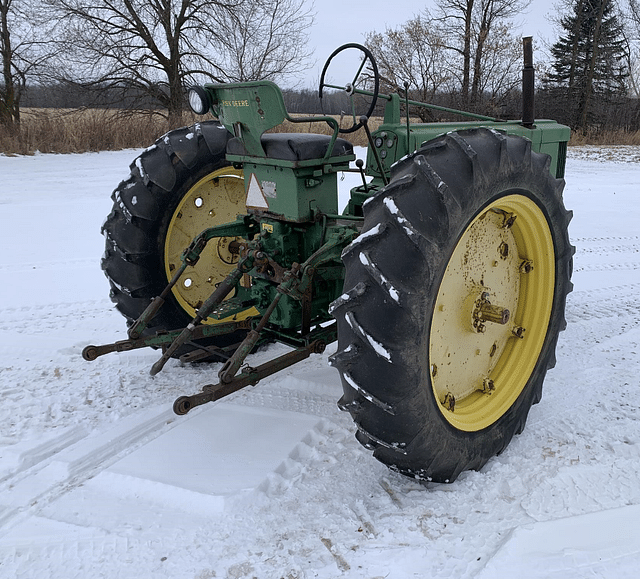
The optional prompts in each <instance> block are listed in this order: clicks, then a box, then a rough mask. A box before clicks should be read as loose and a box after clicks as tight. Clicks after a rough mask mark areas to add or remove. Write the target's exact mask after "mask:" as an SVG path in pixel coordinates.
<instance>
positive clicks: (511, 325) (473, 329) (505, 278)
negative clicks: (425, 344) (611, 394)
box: [429, 195, 554, 431]
mask: <svg viewBox="0 0 640 579" xmlns="http://www.w3.org/2000/svg"><path fill="white" fill-rule="evenodd" d="M534 264H535V267H534ZM553 279H554V255H553V244H552V241H551V236H550V232H549V229H548V225H547V222H546V219H545V217H544V215H543V214H542V212H541V211H540V209H539V208H538V207H537V205H535V203H533V202H532V201H531V200H530V199H529V198H527V197H524V196H522V195H508V196H506V197H503V198H502V199H500V200H498V201H496V202H494V203H492V204H491V205H489V206H488V207H487V208H485V209H484V210H483V211H482V212H480V213H479V214H478V216H476V218H474V219H473V220H472V222H471V224H470V225H469V226H468V227H467V229H466V231H465V232H464V233H463V235H462V237H461V238H460V240H459V241H458V244H457V245H456V248H455V250H454V252H453V254H452V256H451V259H450V260H449V263H448V265H447V268H446V271H445V274H444V276H443V278H442V281H441V284H440V288H439V291H438V297H437V300H436V303H435V308H434V312H433V316H432V320H431V333H430V343H429V363H430V366H429V367H430V370H431V383H432V386H433V389H434V392H435V394H436V397H437V399H438V400H439V401H440V409H441V411H442V413H443V414H444V416H445V417H446V418H447V420H448V421H449V422H451V423H452V424H453V425H454V426H456V427H457V428H460V429H461V430H467V431H475V430H479V429H481V428H485V427H486V426H488V425H490V424H491V423H493V422H494V421H495V420H497V419H498V418H499V417H500V416H501V415H502V414H503V413H504V412H505V411H506V410H507V409H508V408H509V406H510V405H511V404H512V403H513V401H514V400H515V398H517V396H518V395H519V394H520V392H521V391H522V389H523V388H524V386H525V384H526V382H527V379H528V377H529V375H530V373H531V371H532V370H533V367H534V365H535V362H536V360H537V358H538V356H539V353H540V349H541V348H542V341H543V339H544V335H545V334H546V328H547V324H548V320H549V316H550V312H551V306H552V301H553ZM525 328H526V329H527V333H526V334H525ZM534 328H535V330H534ZM525 336H526V338H525ZM507 370H508V371H507Z"/></svg>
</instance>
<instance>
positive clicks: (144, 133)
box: [0, 109, 640, 155]
mask: <svg viewBox="0 0 640 579" xmlns="http://www.w3.org/2000/svg"><path fill="white" fill-rule="evenodd" d="M203 118H205V119H211V118H212V117H210V116H207V117H197V116H195V115H193V114H192V113H190V112H187V113H185V114H184V115H183V118H182V123H180V124H179V125H177V126H184V125H189V124H192V123H194V122H197V121H201V120H202V119H203ZM335 118H336V119H337V120H339V121H340V123H341V126H345V127H347V126H349V125H350V124H351V123H350V118H340V117H335ZM380 122H381V119H380V118H372V119H371V122H370V125H371V129H372V130H375V129H376V128H377V127H378V126H379V124H380ZM172 128H175V127H171V126H169V124H168V122H167V120H166V119H165V118H163V117H162V116H161V115H159V114H154V113H152V112H150V111H137V112H135V111H134V112H126V113H124V112H122V111H114V110H112V109H23V110H22V122H21V130H20V132H19V134H17V135H11V134H9V132H8V131H7V130H6V129H4V128H3V127H2V126H0V153H2V154H5V155H12V154H18V155H30V154H33V153H35V152H36V151H40V152H42V153H84V152H87V151H109V150H120V149H128V148H138V147H146V146H148V145H150V144H152V143H153V142H154V141H155V140H156V139H157V138H158V137H160V136H161V135H163V134H164V133H165V132H167V131H168V130H170V129H172ZM276 130H278V131H279V132H316V133H330V128H329V126H328V125H327V124H326V123H324V122H318V123H290V122H285V123H284V124H283V125H281V126H280V127H278V128H277V129H276ZM342 136H343V137H344V138H346V139H348V140H349V141H351V142H352V143H353V144H354V145H359V146H366V144H367V143H366V137H365V134H364V132H363V131H357V132H355V133H349V134H346V135H342ZM570 144H571V145H586V144H593V145H640V133H638V132H635V133H625V132H622V131H609V132H600V133H597V134H595V133H594V134H588V135H572V138H571V143H570Z"/></svg>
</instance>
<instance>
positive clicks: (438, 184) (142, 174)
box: [83, 39, 573, 482]
mask: <svg viewBox="0 0 640 579" xmlns="http://www.w3.org/2000/svg"><path fill="white" fill-rule="evenodd" d="M354 50H355V51H359V52H360V53H361V58H360V59H359V62H360V64H359V67H358V70H357V71H356V74H355V75H354V77H353V80H352V82H350V83H349V84H347V85H345V86H342V85H340V86H339V85H333V84H330V83H329V82H328V81H326V80H325V79H327V78H328V74H327V70H328V69H329V66H330V65H331V63H332V61H333V59H334V58H335V57H337V56H338V55H341V54H342V53H343V52H344V51H354ZM532 77H533V65H532V57H531V42H530V39H525V68H524V74H523V78H524V80H525V83H524V87H525V90H523V93H524V95H525V97H524V103H525V104H524V108H523V119H522V120H521V121H501V120H497V119H492V118H489V117H482V116H478V115H470V114H469V113H463V112H460V111H455V112H456V113H458V114H462V115H466V116H467V117H472V120H469V121H466V122H456V123H446V124H444V123H424V124H422V123H421V124H415V123H410V119H409V112H408V111H409V107H410V106H413V107H430V108H435V109H440V107H435V106H434V105H429V104H424V103H419V102H414V101H410V100H408V98H407V96H406V94H405V95H404V97H403V98H401V97H400V96H399V95H398V94H388V95H385V94H381V93H379V75H378V71H377V67H376V64H375V61H374V58H373V56H372V54H371V53H370V52H369V51H368V50H367V49H366V48H365V47H363V46H360V45H357V44H348V45H344V46H342V47H340V48H339V49H338V50H336V51H335V52H334V53H333V54H332V55H331V56H330V58H329V60H328V61H327V63H326V64H325V67H324V70H323V73H322V77H321V81H320V97H321V98H322V96H323V91H325V94H326V91H327V89H340V90H343V91H345V92H346V94H347V95H348V96H349V98H350V99H351V100H352V103H353V114H352V115H351V120H350V123H351V125H350V126H349V127H347V128H342V127H340V126H339V123H338V122H337V121H336V119H335V118H334V117H331V116H314V117H292V116H290V115H289V114H288V113H287V111H286V108H285V105H284V100H283V96H282V93H281V91H280V89H279V88H278V87H277V86H276V85H275V84H273V83H271V82H267V81H259V82H246V83H234V84H207V85H204V86H200V87H193V88H192V89H190V92H189V99H190V104H191V107H192V108H193V110H194V111H195V112H196V113H199V114H203V115H204V114H207V113H212V114H213V116H214V117H215V118H216V119H217V120H211V121H205V122H201V123H197V124H195V125H194V126H192V127H189V128H182V129H178V130H175V131H171V132H170V133H168V134H166V135H165V136H164V137H162V138H160V139H159V140H158V141H157V142H156V143H155V145H153V146H152V147H150V148H149V149H147V150H145V151H144V152H143V153H142V154H141V155H140V156H139V157H138V158H137V159H136V160H135V161H134V162H133V163H132V164H131V175H130V177H129V178H128V179H127V180H125V181H123V182H122V183H121V184H120V185H119V186H118V188H117V189H116V190H115V192H114V193H113V199H114V205H113V210H112V212H111V214H110V215H109V216H108V218H107V220H106V222H105V224H104V226H103V232H104V235H105V237H106V252H105V255H104V258H103V261H102V267H103V269H104V271H105V273H106V275H107V277H108V279H109V281H110V284H111V297H112V300H113V301H114V302H115V304H116V307H117V308H118V310H119V311H120V312H121V313H122V314H123V315H124V316H125V317H126V319H127V323H128V327H129V330H128V339H126V340H123V341H120V342H116V343H114V344H108V345H104V346H87V348H85V350H84V351H83V356H84V358H85V359H86V360H94V359H95V358H97V357H98V356H100V355H102V354H106V353H108V352H113V351H127V350H132V349H135V348H141V347H153V348H158V349H161V351H162V354H161V357H160V359H159V360H158V362H157V363H156V364H154V366H153V367H152V369H151V373H152V374H155V373H157V372H159V371H160V370H161V369H162V367H163V366H164V364H165V363H166V362H167V360H168V359H170V358H172V357H177V358H180V359H181V360H183V361H197V360H207V361H212V360H214V361H221V362H223V364H222V367H221V369H220V371H219V373H218V383H216V384H210V385H206V386H204V387H203V388H202V390H201V392H198V393H196V394H194V395H188V396H182V397H180V398H178V399H177V400H176V401H175V404H174V410H175V412H176V413H177V414H186V413H187V412H188V411H189V410H190V409H192V408H194V407H195V406H198V405H201V404H204V403H206V402H209V401H213V400H218V399H220V398H222V397H223V396H226V395H228V394H230V393H232V392H236V391H237V390H239V389H241V388H243V387H245V386H247V385H255V384H256V383H257V382H258V381H259V380H261V379H262V378H264V377H266V376H269V375H272V374H274V373H275V372H278V371H279V370H282V369H283V368H286V367H288V366H291V365H292V364H295V363H296V362H299V361H301V360H303V359H305V358H307V357H308V356H310V355H311V354H313V353H321V352H323V351H324V349H325V347H326V346H327V345H328V344H331V343H333V342H335V341H336V340H337V350H336V352H335V353H333V354H332V355H331V356H330V357H329V360H330V363H331V365H332V366H334V367H335V368H336V369H337V371H338V373H339V376H340V379H341V381H342V386H343V390H344V395H343V396H342V398H340V400H339V401H338V406H339V407H340V409H342V410H344V411H347V412H349V413H350V414H351V416H352V418H353V420H354V422H355V424H356V428H357V431H356V438H357V439H358V441H359V442H360V443H361V444H363V445H364V446H365V447H366V448H367V449H370V450H371V451H373V455H374V457H375V458H377V459H378V460H380V461H381V462H382V463H384V464H386V465H388V466H389V467H390V468H391V469H393V470H395V471H397V472H400V473H402V474H405V475H408V476H411V477H414V478H417V479H422V480H432V481H439V482H452V481H454V480H455V479H456V477H457V476H458V475H459V474H460V473H461V472H462V471H464V470H467V469H479V468H481V467H482V466H483V465H484V464H485V463H486V462H487V461H488V460H489V459H490V458H491V457H492V456H494V455H496V454H497V453H500V452H501V451H502V450H503V449H504V448H505V447H506V446H507V445H508V444H509V442H510V440H511V438H512V437H513V435H514V434H516V433H520V432H521V431H522V429H523V428H524V425H525V421H526V418H527V414H528V412H529V408H530V407H531V405H532V404H535V403H537V402H538V401H539V400H540V398H541V392H542V383H543V380H544V377H545V374H546V372H547V369H548V368H550V367H552V366H553V365H554V363H555V353H554V352H555V346H556V342H557V339H558V334H559V332H560V331H561V330H562V329H564V326H565V321H564V309H565V301H566V296H567V294H568V292H569V291H571V287H572V286H571V282H570V275H571V267H572V255H573V248H572V246H571V245H570V243H569V237H568V224H569V221H570V218H571V213H570V212H568V211H566V210H565V208H564V205H563V201H562V190H563V186H564V181H563V174H564V165H565V158H566V145H567V142H568V140H569V129H568V128H567V127H565V126H562V125H559V124H557V123H555V122H553V121H548V120H536V121H534V118H533V89H532V86H533V80H532ZM365 78H366V83H365V81H364V80H363V79H365ZM527 86H528V87H530V88H527ZM404 92H405V93H406V90H405V91H404ZM362 100H364V101H365V102H366V105H367V109H368V110H366V112H365V114H364V115H362V116H359V114H358V113H357V112H356V110H357V108H358V106H360V104H361V101H362ZM378 101H384V105H385V106H384V122H383V123H382V125H381V126H380V127H379V128H378V129H377V130H375V131H373V132H372V131H371V130H370V128H369V125H368V117H369V116H370V115H371V114H372V113H373V111H374V108H375V106H376V104H377V102H378ZM403 110H404V113H403V112H402V111H403ZM446 110H448V109H446ZM285 119H287V120H289V121H292V122H294V123H305V124H306V125H309V124H310V123H328V124H329V126H330V127H331V129H332V131H331V134H309V133H278V132H268V131H269V130H270V129H273V128H274V127H276V126H278V125H280V124H281V123H282V122H283V121H284V120H285ZM351 121H352V122H351ZM358 129H359V130H363V131H365V132H366V135H367V138H368V142H369V147H368V152H367V159H366V163H363V162H362V161H360V160H359V161H355V155H354V154H353V147H352V145H351V144H350V143H349V142H348V141H347V140H345V139H343V138H340V136H339V135H340V133H344V132H352V131H355V130H358ZM354 161H355V167H354V166H353V165H352V163H353V162H354ZM348 171H351V172H356V173H360V174H361V176H362V179H361V180H362V184H361V185H359V186H357V187H355V188H353V189H352V190H351V192H350V200H349V203H348V206H347V207H346V209H345V210H344V211H342V212H340V210H339V207H338V186H337V176H338V174H339V173H342V172H348ZM272 341H279V342H282V343H284V344H287V345H288V346H290V347H291V348H292V349H291V351H289V352H288V353H286V354H284V355H281V356H279V357H277V358H275V359H273V360H271V361H269V362H266V363H264V364H262V365H259V366H257V367H249V366H247V365H245V360H246V358H247V356H248V355H249V354H250V353H251V352H252V351H254V350H255V348H256V347H257V346H259V345H260V344H263V343H267V342H272ZM336 378H337V376H336Z"/></svg>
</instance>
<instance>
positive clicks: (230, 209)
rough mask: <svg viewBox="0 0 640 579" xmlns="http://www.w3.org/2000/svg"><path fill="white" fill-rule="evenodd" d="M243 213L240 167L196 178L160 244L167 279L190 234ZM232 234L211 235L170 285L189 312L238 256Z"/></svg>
mask: <svg viewBox="0 0 640 579" xmlns="http://www.w3.org/2000/svg"><path fill="white" fill-rule="evenodd" d="M242 213H246V206H245V193H244V178H243V175H242V171H238V170H236V169H233V168H231V167H225V168H223V169H219V170H217V171H214V172H213V173H210V174H209V175H207V176H206V177H204V178H203V179H201V180H200V181H198V182H197V183H196V184H195V185H194V186H193V187H191V189H189V191H188V192H187V194H186V195H185V196H184V197H183V199H182V201H180V204H179V205H178V207H177V208H176V210H175V211H174V213H173V216H172V217H171V221H170V222H169V227H168V229H167V235H166V239H165V246H164V264H165V272H166V275H167V280H170V279H171V278H172V277H173V274H174V272H175V270H176V269H178V268H179V267H180V264H181V259H180V258H181V256H182V252H183V251H184V249H185V248H186V247H188V245H189V244H190V243H191V241H192V240H193V238H194V237H196V235H198V234H199V233H201V232H202V231H204V230H205V229H207V228H208V227H213V226H215V225H221V224H223V223H229V222H231V221H235V220H236V216H237V215H239V214H242ZM233 239H235V238H226V237H220V238H214V239H212V240H211V241H209V243H208V244H207V246H206V248H205V249H204V251H203V252H202V253H201V255H200V260H199V261H198V263H197V264H196V265H195V267H189V268H187V269H186V271H185V272H184V273H183V274H182V277H181V278H180V280H179V281H178V283H177V284H176V285H175V286H174V288H173V295H174V296H175V298H176V299H177V300H178V303H179V304H180V305H181V306H182V308H183V309H184V310H185V311H186V312H187V313H188V314H189V315H190V316H191V317H194V316H195V315H196V309H197V308H199V307H200V306H201V305H202V303H203V302H204V301H205V300H206V299H207V298H208V297H209V296H210V295H211V293H212V292H213V291H214V290H215V287H216V284H218V283H220V282H221V281H222V280H224V278H225V277H226V276H227V275H228V274H229V273H230V272H231V270H232V269H233V268H234V267H235V263H237V261H238V256H237V255H236V254H233V253H231V252H230V251H229V243H230V242H231V241H233ZM250 315H253V312H252V310H251V309H249V310H247V311H246V312H243V313H242V314H240V315H235V316H233V318H231V317H230V318H225V319H224V320H215V319H213V318H209V319H208V320H207V323H219V322H221V321H227V320H228V319H235V320H241V319H244V318H246V317H249V316H250Z"/></svg>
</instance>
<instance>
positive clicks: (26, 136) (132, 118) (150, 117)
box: [0, 109, 190, 155]
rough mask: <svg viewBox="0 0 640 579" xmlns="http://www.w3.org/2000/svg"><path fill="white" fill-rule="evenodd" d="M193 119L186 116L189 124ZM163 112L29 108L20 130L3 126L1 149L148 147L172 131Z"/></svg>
mask: <svg viewBox="0 0 640 579" xmlns="http://www.w3.org/2000/svg"><path fill="white" fill-rule="evenodd" d="M189 120H190V119H186V123H188V122H189ZM168 128H169V127H168V125H167V121H166V120H165V119H164V118H162V117H161V116H160V115H155V114H151V113H146V112H140V113H130V114H127V115H123V114H121V113H118V112H115V111H112V110H105V109H25V110H23V111H22V120H21V123H20V131H19V132H18V133H17V134H13V135H12V134H10V133H9V131H8V130H7V129H6V128H4V127H2V126H0V152H1V153H5V154H19V155H30V154H33V153H35V152H36V151H40V152H41V153H83V152H86V151H105V150H118V149H126V148H133V147H145V146H148V145H150V144H151V143H153V142H154V141H155V140H156V139H157V138H158V137H159V136H160V135H162V134H163V133H165V132H166V131H167V130H168Z"/></svg>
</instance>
